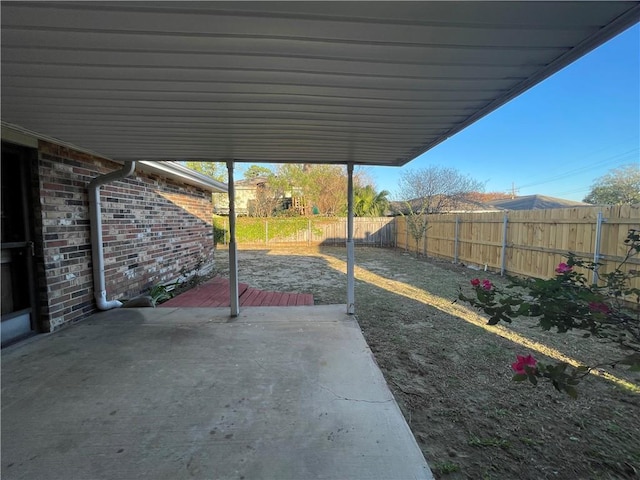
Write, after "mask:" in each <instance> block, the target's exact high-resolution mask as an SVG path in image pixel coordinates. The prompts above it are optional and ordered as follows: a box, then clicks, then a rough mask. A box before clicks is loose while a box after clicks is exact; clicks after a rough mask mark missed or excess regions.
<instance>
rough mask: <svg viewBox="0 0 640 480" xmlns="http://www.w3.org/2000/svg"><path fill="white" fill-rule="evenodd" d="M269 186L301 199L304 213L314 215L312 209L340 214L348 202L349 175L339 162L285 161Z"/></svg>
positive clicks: (325, 213)
mask: <svg viewBox="0 0 640 480" xmlns="http://www.w3.org/2000/svg"><path fill="white" fill-rule="evenodd" d="M269 185H270V187H271V188H272V189H274V190H279V191H282V192H284V193H285V195H288V196H290V197H291V198H292V199H297V200H299V202H300V204H301V205H302V209H303V210H304V212H303V213H304V214H305V215H311V214H312V212H313V210H316V211H318V212H319V213H320V214H322V215H327V216H334V215H338V214H339V213H341V212H343V211H344V209H345V205H346V203H347V177H346V172H345V168H344V167H342V166H340V165H324V164H320V165H317V164H314V165H311V164H283V165H280V166H279V167H278V171H277V173H276V175H275V176H274V177H272V178H271V179H270V181H269Z"/></svg>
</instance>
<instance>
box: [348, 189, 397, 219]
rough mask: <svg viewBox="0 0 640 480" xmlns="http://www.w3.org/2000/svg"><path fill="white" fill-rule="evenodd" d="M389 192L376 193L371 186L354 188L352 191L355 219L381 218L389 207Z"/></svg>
mask: <svg viewBox="0 0 640 480" xmlns="http://www.w3.org/2000/svg"><path fill="white" fill-rule="evenodd" d="M388 195H389V192H387V191H386V190H382V191H381V192H379V193H376V190H375V188H374V187H373V186H371V185H367V186H365V187H356V188H355V189H354V191H353V214H354V215H355V216H356V217H382V216H383V215H384V214H385V212H386V210H387V208H388V207H389V199H388V198H387V196H388Z"/></svg>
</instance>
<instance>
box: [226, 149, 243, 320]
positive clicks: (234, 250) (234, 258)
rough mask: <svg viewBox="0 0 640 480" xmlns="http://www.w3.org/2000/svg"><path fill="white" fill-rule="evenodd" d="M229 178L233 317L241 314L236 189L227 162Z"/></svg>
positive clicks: (230, 278)
mask: <svg viewBox="0 0 640 480" xmlns="http://www.w3.org/2000/svg"><path fill="white" fill-rule="evenodd" d="M227 171H228V176H229V301H230V305H231V316H232V317H237V316H238V315H239V314H240V298H239V297H238V246H237V244H236V198H235V197H236V189H235V186H234V184H233V161H228V162H227Z"/></svg>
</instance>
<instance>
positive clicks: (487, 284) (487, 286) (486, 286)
mask: <svg viewBox="0 0 640 480" xmlns="http://www.w3.org/2000/svg"><path fill="white" fill-rule="evenodd" d="M482 288H484V289H485V290H491V289H492V288H493V284H492V283H491V282H490V281H489V280H483V281H482Z"/></svg>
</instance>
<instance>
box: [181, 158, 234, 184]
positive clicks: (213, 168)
mask: <svg viewBox="0 0 640 480" xmlns="http://www.w3.org/2000/svg"><path fill="white" fill-rule="evenodd" d="M185 166H186V167H187V168H190V169H191V170H195V171H196V172H200V173H202V174H203V175H206V176H208V177H211V178H213V179H214V180H218V181H219V182H224V183H227V166H226V165H225V164H224V163H223V162H185Z"/></svg>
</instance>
